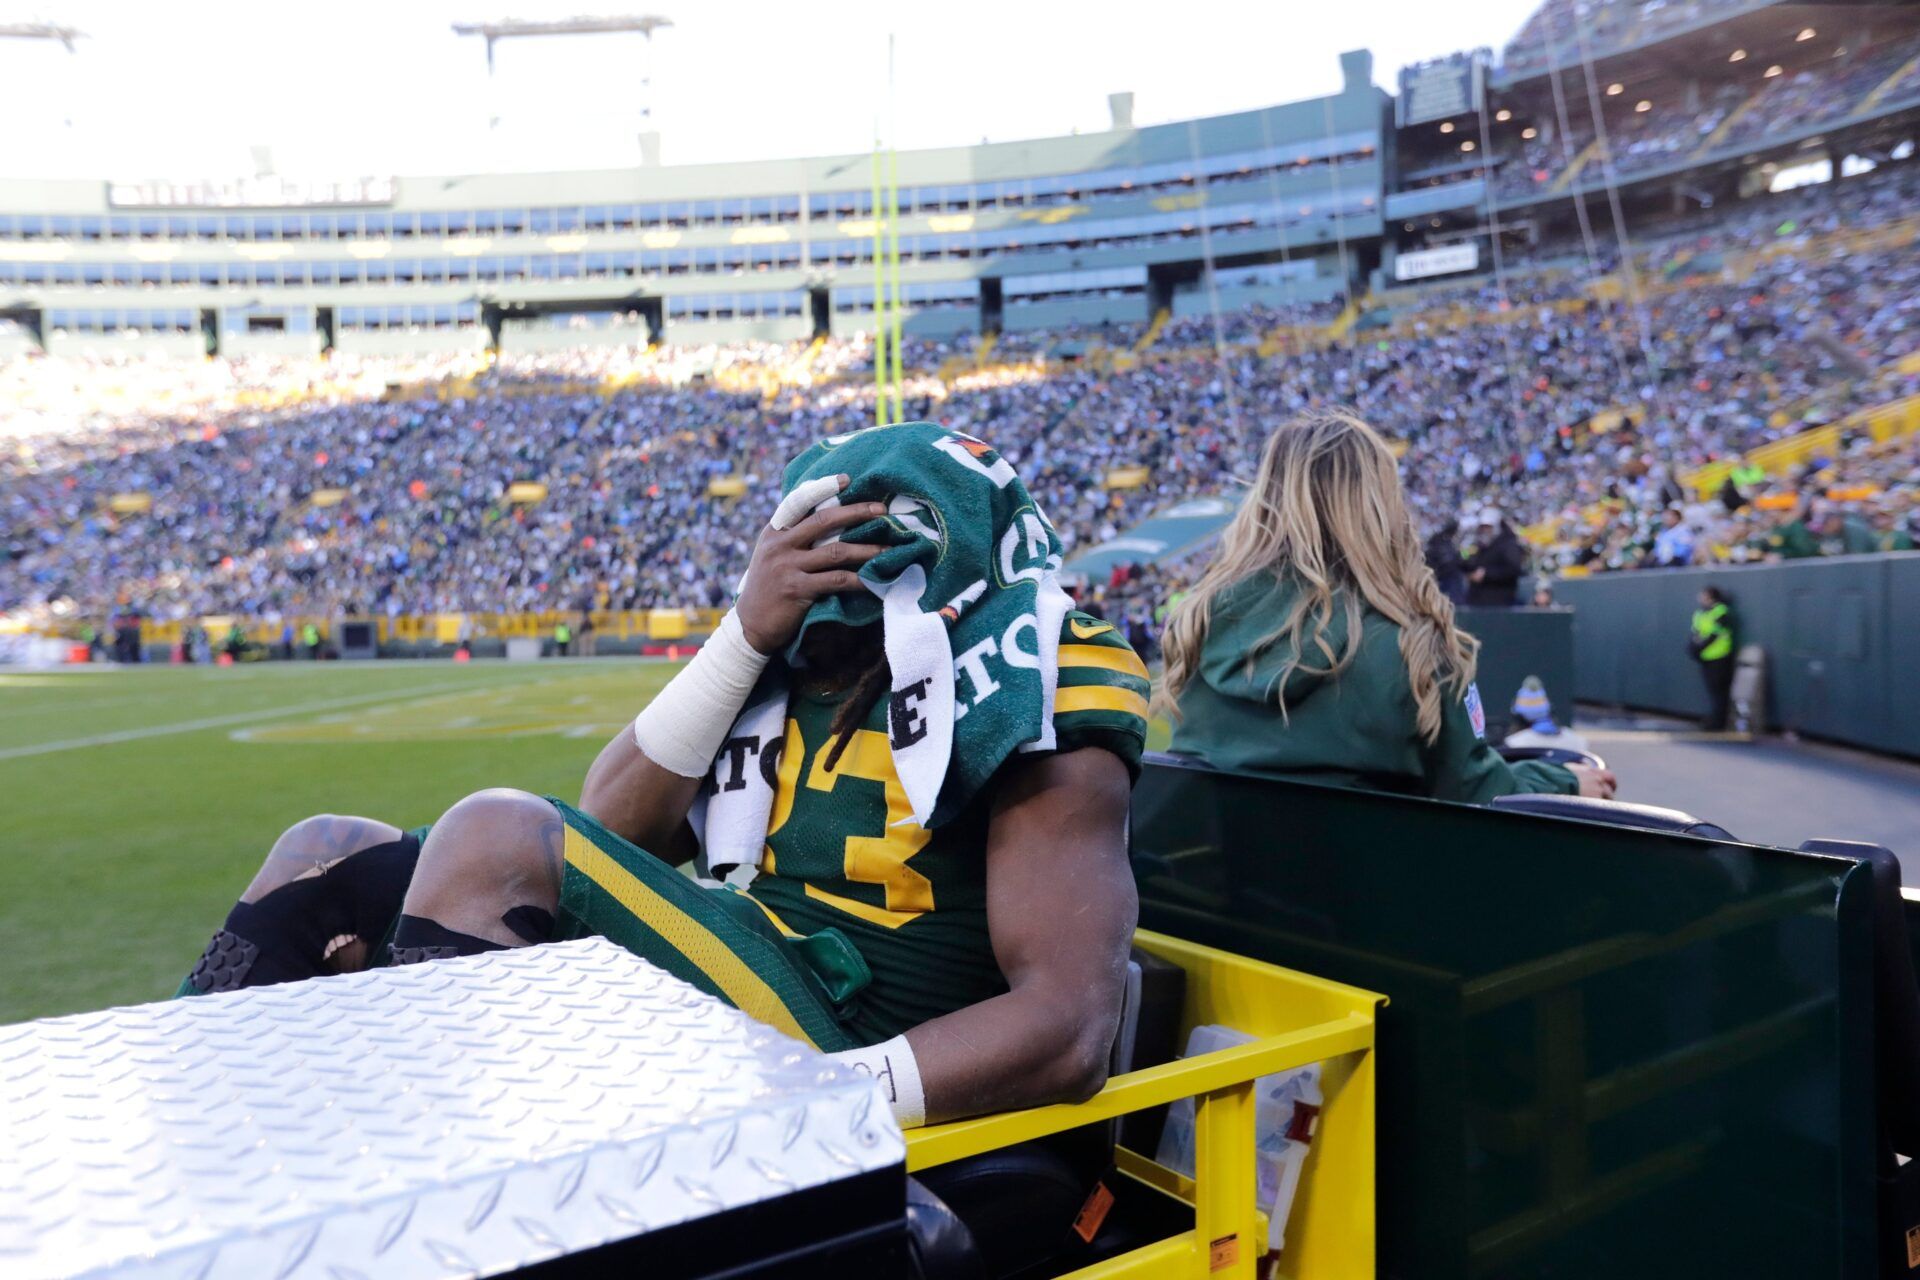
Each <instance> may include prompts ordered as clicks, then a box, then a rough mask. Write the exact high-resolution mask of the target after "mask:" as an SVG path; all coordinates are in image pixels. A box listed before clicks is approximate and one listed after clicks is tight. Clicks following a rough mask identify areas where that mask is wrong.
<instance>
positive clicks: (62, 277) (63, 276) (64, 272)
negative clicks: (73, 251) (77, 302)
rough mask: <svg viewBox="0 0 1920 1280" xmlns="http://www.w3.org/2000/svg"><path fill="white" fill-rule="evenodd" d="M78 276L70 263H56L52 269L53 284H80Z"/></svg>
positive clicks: (77, 272)
mask: <svg viewBox="0 0 1920 1280" xmlns="http://www.w3.org/2000/svg"><path fill="white" fill-rule="evenodd" d="M79 274H80V273H79V271H78V270H76V269H75V267H74V264H73V263H71V262H61V263H56V264H54V268H53V282H54V283H55V284H78V283H79V282H80V281H79V278H78V277H79Z"/></svg>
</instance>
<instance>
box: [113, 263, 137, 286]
mask: <svg viewBox="0 0 1920 1280" xmlns="http://www.w3.org/2000/svg"><path fill="white" fill-rule="evenodd" d="M109 276H110V278H111V279H112V281H113V283H115V284H132V283H133V264H132V263H131V262H116V263H113V264H112V267H111V270H110V272H109Z"/></svg>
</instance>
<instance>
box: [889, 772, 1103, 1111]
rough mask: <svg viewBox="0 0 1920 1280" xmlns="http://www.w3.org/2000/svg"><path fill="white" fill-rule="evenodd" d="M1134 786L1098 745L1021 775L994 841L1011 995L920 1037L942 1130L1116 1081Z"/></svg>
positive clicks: (996, 819)
mask: <svg viewBox="0 0 1920 1280" xmlns="http://www.w3.org/2000/svg"><path fill="white" fill-rule="evenodd" d="M1129 789H1130V788H1129V784H1128V780H1127V770H1126V767H1125V766H1124V765H1123V764H1121V762H1120V760H1119V758H1118V757H1117V756H1115V755H1113V754H1112V753H1111V752H1108V751H1103V750H1100V749H1099V748H1097V747H1096V748H1087V749H1084V750H1080V751H1074V752H1069V753H1067V754H1065V755H1056V756H1044V757H1041V758H1039V759H1036V760H1034V761H1033V762H1031V763H1028V764H1024V765H1020V766H1017V767H1016V769H1015V770H1014V771H1013V773H1012V776H1011V777H1010V778H1008V780H1007V784H1006V787H1005V790H1004V791H1002V792H1001V793H1000V795H999V796H998V803H997V804H996V805H995V807H994V812H993V821H992V826H991V828H990V829H989V834H988V841H987V922H988V929H989V931H990V932H991V934H992V939H993V954H994V957H995V958H996V959H997V960H998V961H999V962H1000V971H1001V972H1002V973H1003V974H1005V975H1006V979H1007V986H1008V990H1007V993H1006V994H1005V995H1001V996H996V997H994V998H993V999H991V1000H984V1001H982V1002H980V1003H979V1004H975V1005H970V1006H968V1007H967V1008H964V1009H959V1010H956V1011H954V1012H953V1013H950V1014H947V1015H946V1016H945V1017H942V1018H935V1019H934V1020H933V1021H931V1022H926V1023H922V1024H921V1025H920V1026H917V1027H915V1028H913V1029H912V1030H911V1031H908V1032H907V1042H908V1043H909V1044H911V1045H912V1046H913V1051H914V1056H915V1058H916V1059H917V1060H918V1062H919V1066H920V1078H921V1081H922V1084H923V1085H924V1087H925V1090H926V1100H927V1119H928V1120H929V1121H939V1120H951V1119H955V1118H958V1117H960V1116H968V1115H978V1114H981V1113H984V1112H990V1111H1006V1110H1010V1109H1012V1108H1015V1107H1028V1106H1037V1105H1039V1104H1042V1103H1048V1102H1078V1101H1082V1100H1084V1099H1086V1098H1088V1097H1090V1096H1092V1095H1093V1094H1095V1093H1097V1092H1099V1090H1100V1087H1101V1086H1102V1085H1103V1084H1105V1083H1106V1079H1107V1059H1108V1055H1109V1053H1110V1051H1111V1049H1112V1047H1113V1036H1114V1030H1115V1026H1116V1023H1117V1020H1118V1018H1119V1014H1120V1003H1121V993H1122V988H1123V986H1124V984H1125V981H1126V971H1127V949H1128V947H1129V945H1130V944H1131V942H1132V939H1133V929H1134V924H1135V921H1136V919H1137V918H1138V915H1139V900H1138V897H1137V895H1136V893H1135V890H1134V885H1133V874H1132V872H1131V871H1130V870H1129V869H1128V866H1127V803H1128V791H1129Z"/></svg>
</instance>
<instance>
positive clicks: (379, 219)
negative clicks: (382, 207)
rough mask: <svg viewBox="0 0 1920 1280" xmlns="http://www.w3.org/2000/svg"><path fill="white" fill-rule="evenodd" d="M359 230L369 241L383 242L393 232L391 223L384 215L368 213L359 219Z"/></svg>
mask: <svg viewBox="0 0 1920 1280" xmlns="http://www.w3.org/2000/svg"><path fill="white" fill-rule="evenodd" d="M360 225H361V230H362V234H364V235H365V236H366V237H367V239H369V240H385V239H386V238H387V237H388V235H390V234H391V233H392V231H393V223H392V221H391V220H390V219H389V218H388V217H387V215H386V214H384V213H369V214H366V215H364V216H363V217H362V218H361V222H360Z"/></svg>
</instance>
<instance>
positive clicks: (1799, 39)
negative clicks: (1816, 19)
mask: <svg viewBox="0 0 1920 1280" xmlns="http://www.w3.org/2000/svg"><path fill="white" fill-rule="evenodd" d="M1819 34H1820V33H1819V32H1818V31H1815V30H1814V29H1813V28H1812V27H1802V28H1800V34H1799V35H1797V36H1795V37H1794V38H1793V39H1794V43H1795V44H1805V43H1806V42H1807V41H1809V40H1811V39H1813V38H1814V37H1815V36H1817V35H1819Z"/></svg>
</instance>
